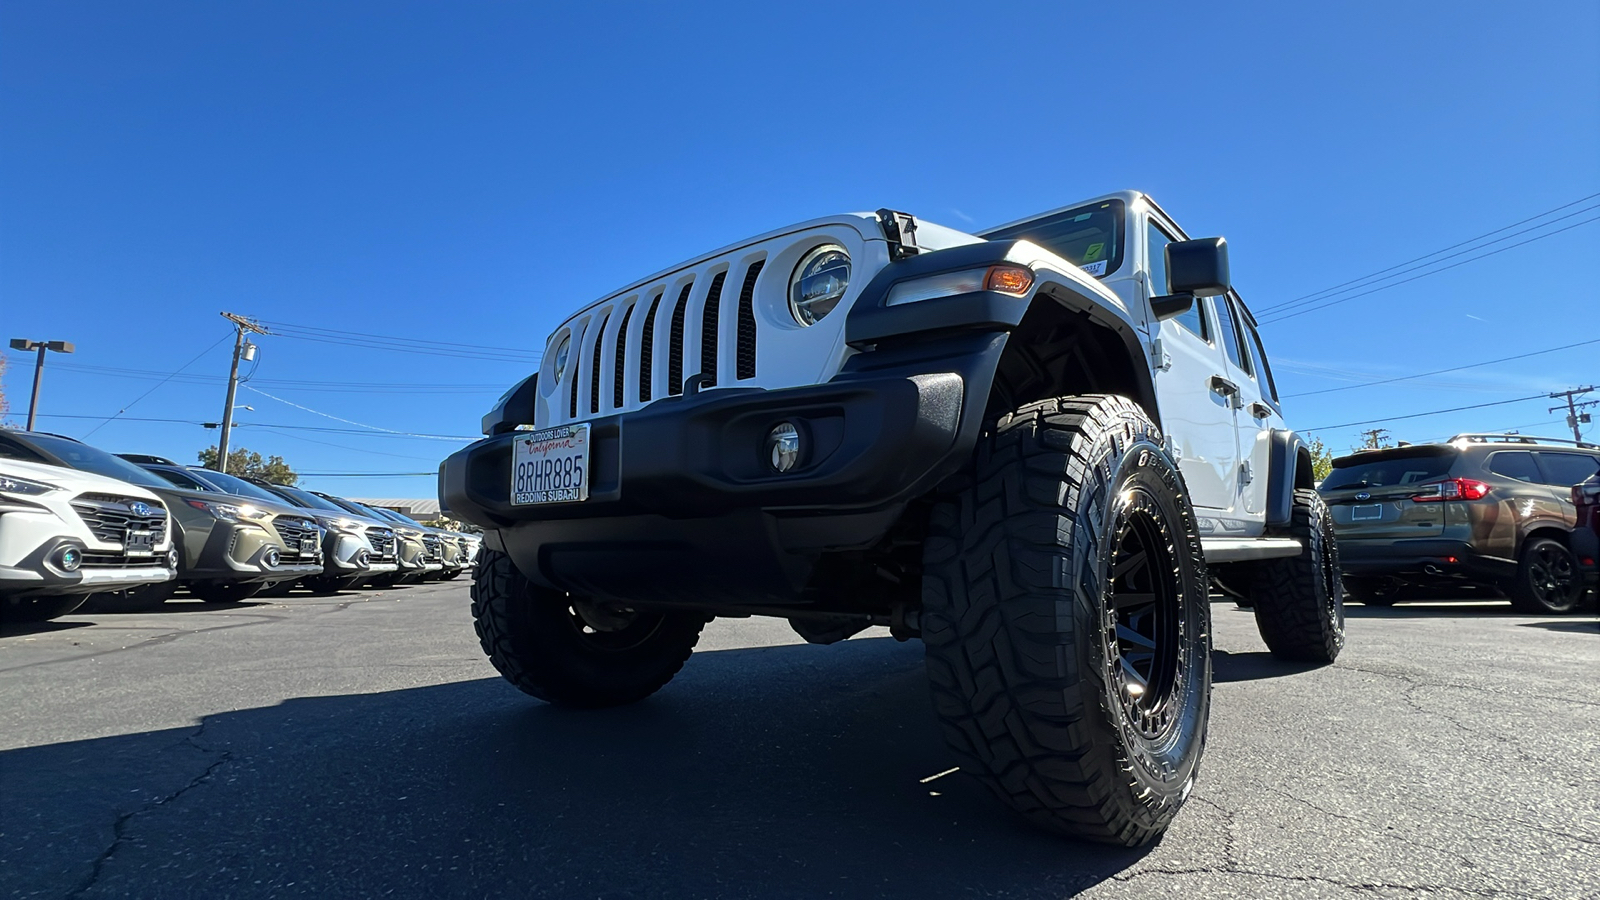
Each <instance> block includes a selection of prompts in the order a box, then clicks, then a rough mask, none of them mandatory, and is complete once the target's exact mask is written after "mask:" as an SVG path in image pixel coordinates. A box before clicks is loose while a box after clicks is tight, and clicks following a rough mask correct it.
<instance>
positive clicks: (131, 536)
mask: <svg viewBox="0 0 1600 900" xmlns="http://www.w3.org/2000/svg"><path fill="white" fill-rule="evenodd" d="M122 552H123V553H125V554H127V555H128V556H154V555H155V552H156V535H155V532H153V531H148V530H143V529H136V528H130V529H128V536H127V538H125V539H124V540H123V542H122Z"/></svg>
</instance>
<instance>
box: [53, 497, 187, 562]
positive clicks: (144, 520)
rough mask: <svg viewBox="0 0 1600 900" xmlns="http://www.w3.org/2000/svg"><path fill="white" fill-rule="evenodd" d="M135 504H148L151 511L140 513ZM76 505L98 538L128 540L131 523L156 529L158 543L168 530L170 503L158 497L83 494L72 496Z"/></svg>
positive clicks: (74, 508) (118, 540)
mask: <svg viewBox="0 0 1600 900" xmlns="http://www.w3.org/2000/svg"><path fill="white" fill-rule="evenodd" d="M134 504H139V505H142V506H144V507H147V508H148V509H149V514H147V515H142V516H141V515H138V514H136V513H135V512H134V511H133V507H134ZM72 509H73V511H74V512H76V513H77V514H78V518H80V519H82V520H83V524H85V525H87V526H89V531H90V532H91V533H92V534H93V535H94V536H95V537H96V538H98V539H99V540H102V541H105V542H107V543H111V544H122V543H126V542H127V539H128V529H129V527H134V528H145V529H149V530H150V531H151V532H153V533H154V535H155V542H156V543H157V544H160V543H161V539H162V538H163V537H165V536H166V533H167V510H166V507H164V506H162V505H161V504H160V503H158V502H156V501H154V500H140V499H138V498H136V497H119V496H117V495H115V494H79V495H78V496H77V497H75V498H73V500H72ZM147 558H148V557H141V559H147Z"/></svg>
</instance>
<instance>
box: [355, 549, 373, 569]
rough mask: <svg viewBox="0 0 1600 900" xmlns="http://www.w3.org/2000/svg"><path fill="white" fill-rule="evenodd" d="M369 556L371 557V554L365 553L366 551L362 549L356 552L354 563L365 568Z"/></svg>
mask: <svg viewBox="0 0 1600 900" xmlns="http://www.w3.org/2000/svg"><path fill="white" fill-rule="evenodd" d="M371 558H372V557H371V556H369V555H367V551H365V550H362V551H361V552H359V553H357V554H356V565H358V566H360V567H361V568H363V569H365V568H366V567H367V561H368V560H370V559H371Z"/></svg>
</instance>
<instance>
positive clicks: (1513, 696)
mask: <svg viewBox="0 0 1600 900" xmlns="http://www.w3.org/2000/svg"><path fill="white" fill-rule="evenodd" d="M1337 668H1338V669H1343V670H1345V671H1350V672H1363V673H1365V674H1367V675H1377V676H1378V677H1380V678H1393V679H1396V680H1398V681H1404V682H1405V683H1407V684H1409V685H1411V686H1412V687H1437V688H1455V689H1457V690H1462V691H1477V692H1478V693H1480V694H1488V695H1490V696H1491V697H1505V698H1507V699H1509V700H1522V699H1525V697H1526V696H1527V695H1525V694H1518V693H1513V692H1511V691H1496V690H1492V689H1490V688H1486V687H1480V686H1478V685H1475V684H1461V683H1460V682H1455V681H1430V680H1424V679H1422V678H1421V677H1419V676H1417V675H1415V674H1413V673H1406V672H1401V671H1397V670H1393V669H1387V670H1386V669H1366V668H1362V667H1361V666H1358V665H1354V664H1351V663H1345V662H1340V663H1339V664H1338V666H1337ZM1538 698H1539V699H1540V700H1550V701H1554V702H1556V703H1572V704H1575V705H1578V706H1600V702H1597V701H1593V700H1580V699H1578V698H1576V697H1571V696H1562V695H1555V694H1539V695H1538Z"/></svg>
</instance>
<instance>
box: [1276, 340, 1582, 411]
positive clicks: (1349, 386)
mask: <svg viewBox="0 0 1600 900" xmlns="http://www.w3.org/2000/svg"><path fill="white" fill-rule="evenodd" d="M1590 344H1600V338H1594V339H1592V340H1587V341H1579V342H1578V343H1576V344H1564V345H1562V346H1560V347H1550V348H1548V349H1545V350H1534V351H1532V352H1530V353H1519V354H1517V355H1516V356H1503V357H1501V358H1500V359H1491V360H1486V361H1484V362H1476V363H1468V364H1467V365H1464V366H1452V367H1451V368H1448V369H1435V370H1434V371H1432V372H1421V373H1418V374H1416V375H1399V376H1396V377H1394V378H1383V379H1379V380H1378V381H1365V382H1362V383H1361V384H1345V385H1340V386H1339V387H1331V388H1323V389H1322V390H1320V391H1306V392H1304V393H1301V394H1285V395H1283V399H1285V400H1288V399H1290V398H1293V397H1314V396H1316V395H1317V394H1331V393H1333V392H1335V391H1353V390H1355V389H1356V388H1364V387H1372V386H1374V385H1379V384H1394V383H1395V382H1397V381H1410V380H1411V379H1413V378H1427V377H1428V376H1430V375H1443V374H1445V373H1446V372H1460V371H1461V370H1463V369H1476V368H1480V367H1482V366H1492V365H1495V364H1497V363H1503V362H1511V361H1512V360H1516V359H1527V358H1528V357H1530V356H1542V355H1543V354H1546V353H1555V352H1556V351H1558V350H1571V349H1572V348H1573V347H1587V346H1589V345H1590Z"/></svg>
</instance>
